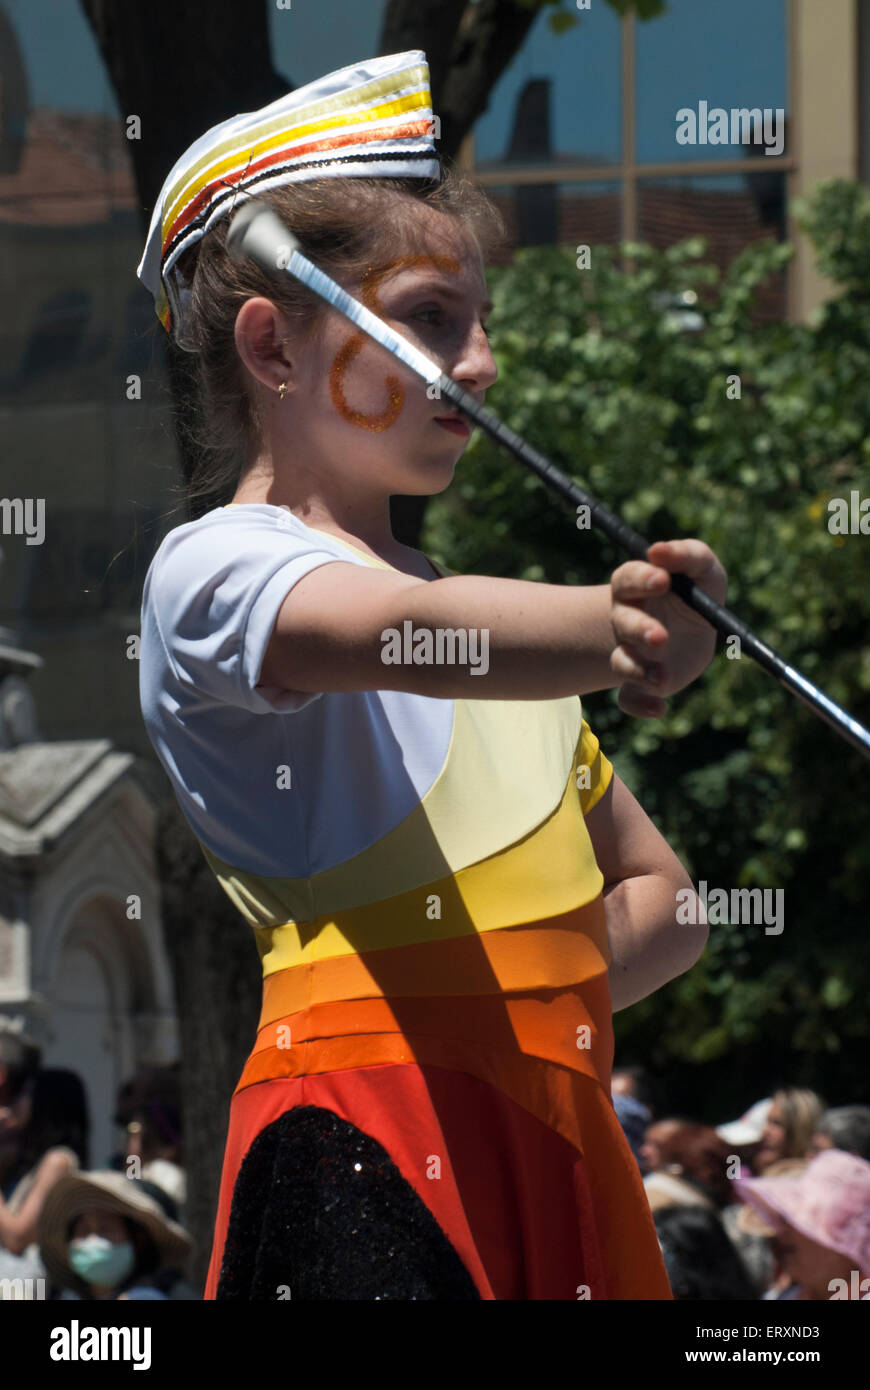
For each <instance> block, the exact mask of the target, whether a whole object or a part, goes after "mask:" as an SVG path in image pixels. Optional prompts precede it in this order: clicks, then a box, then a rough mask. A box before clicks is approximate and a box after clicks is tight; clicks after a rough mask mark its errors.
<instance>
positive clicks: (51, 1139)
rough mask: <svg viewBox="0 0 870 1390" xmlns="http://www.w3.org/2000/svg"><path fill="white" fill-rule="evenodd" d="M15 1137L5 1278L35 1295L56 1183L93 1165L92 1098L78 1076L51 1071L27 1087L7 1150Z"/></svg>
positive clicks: (3, 1237)
mask: <svg viewBox="0 0 870 1390" xmlns="http://www.w3.org/2000/svg"><path fill="white" fill-rule="evenodd" d="M13 1136H14V1137H15V1141H16V1143H15V1154H14V1157H13V1158H12V1159H11V1160H10V1162H9V1165H8V1168H7V1172H6V1180H7V1184H8V1187H7V1193H6V1195H4V1196H3V1197H0V1278H3V1279H7V1280H21V1281H24V1283H23V1287H24V1288H25V1289H29V1290H30V1291H31V1292H32V1290H33V1289H34V1288H35V1287H38V1286H37V1285H35V1284H33V1283H31V1282H29V1281H35V1280H39V1279H43V1278H44V1277H45V1270H44V1268H43V1265H42V1261H41V1259H40V1257H39V1249H38V1244H37V1240H36V1228H37V1222H38V1219H39V1213H40V1211H41V1209H42V1206H43V1204H44V1202H45V1201H46V1198H47V1197H48V1195H49V1193H50V1192H51V1190H52V1188H53V1187H54V1186H55V1184H56V1183H57V1182H59V1181H60V1180H61V1179H62V1178H63V1177H64V1176H65V1175H67V1174H68V1173H70V1172H72V1171H74V1170H75V1169H77V1168H78V1167H79V1165H80V1164H85V1163H87V1144H88V1113H87V1100H86V1097H85V1091H84V1087H83V1086H82V1083H81V1081H80V1080H79V1078H78V1076H76V1074H75V1072H71V1071H65V1070H62V1069H58V1068H48V1069H46V1070H44V1071H39V1072H37V1073H36V1076H35V1077H31V1079H30V1080H29V1081H27V1082H26V1083H25V1085H24V1088H23V1090H22V1091H21V1093H20V1094H19V1095H18V1096H17V1098H16V1099H15V1100H14V1101H13V1103H12V1105H11V1106H10V1107H9V1115H8V1116H7V1118H6V1121H5V1124H4V1139H5V1142H6V1147H7V1148H8V1147H9V1146H10V1144H11V1140H12V1138H13ZM8 1287H9V1286H8V1285H3V1288H8ZM16 1287H17V1288H19V1289H20V1288H21V1287H22V1285H17V1286H16ZM0 1296H2V1295H0ZM24 1296H27V1295H26V1294H25V1295H24Z"/></svg>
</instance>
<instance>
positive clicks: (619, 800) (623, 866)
mask: <svg viewBox="0 0 870 1390" xmlns="http://www.w3.org/2000/svg"><path fill="white" fill-rule="evenodd" d="M586 828H587V829H588V831H589V837H590V839H591V841H592V848H593V849H594V851H595V858H596V859H597V861H598V867H599V868H600V869H601V872H602V874H603V875H604V907H605V912H606V914H607V936H608V940H609V942H610V951H611V963H610V970H609V978H610V996H611V1001H612V1004H613V1012H614V1013H617V1012H618V1011H619V1010H620V1009H627V1008H628V1006H629V1005H630V1004H636V1003H637V1001H638V1000H639V999H645V998H646V996H647V995H648V994H653V993H654V992H655V990H657V989H660V988H661V986H662V985H665V984H667V983H668V981H669V980H673V979H675V978H676V976H677V975H682V974H684V973H685V971H687V970H689V969H691V967H692V966H693V965H694V964H695V962H696V961H697V960H698V958H699V956H700V955H701V952H702V951H703V949H704V946H705V945H706V943H707V937H708V935H709V931H708V927H707V915H706V912H705V911H704V905H703V903H702V902H701V900H700V899H698V900H697V910H696V911H695V912H694V913H692V914H687V913H682V914H681V915H683V916H685V915H689V916H694V917H695V918H696V919H697V922H698V925H697V926H685V925H681V924H680V923H678V921H677V908H678V906H681V905H683V904H684V903H685V899H684V898H681V899H680V900H679V901H678V899H677V893H678V892H680V890H685V889H689V890H690V891H694V890H693V885H692V880H691V879H690V878H689V875H688V874H687V873H686V870H685V869H684V868H683V866H682V864H681V863H680V861H679V859H678V858H677V856H676V855H675V854H674V852H673V850H672V849H671V847H670V845H669V844H668V843H667V841H666V840H665V839H664V838H663V836H662V835H660V834H659V832H658V830H657V829H656V827H655V826H654V825H653V823H652V821H651V820H650V818H649V816H648V815H647V814H646V812H645V811H644V809H643V807H642V806H641V805H640V803H639V802H638V801H637V800H636V799H635V798H634V797H633V796H632V794H631V792H630V791H629V790H628V788H627V787H626V785H625V783H624V782H622V781H620V779H619V778H618V777H617V776H616V775H615V774H614V776H613V778H612V780H611V783H610V786H609V787H608V788H607V791H606V792H605V793H604V796H602V798H601V800H600V801H598V802H596V804H595V805H594V806H593V807H592V810H591V811H589V812H588V813H587V815H586ZM696 896H697V895H696Z"/></svg>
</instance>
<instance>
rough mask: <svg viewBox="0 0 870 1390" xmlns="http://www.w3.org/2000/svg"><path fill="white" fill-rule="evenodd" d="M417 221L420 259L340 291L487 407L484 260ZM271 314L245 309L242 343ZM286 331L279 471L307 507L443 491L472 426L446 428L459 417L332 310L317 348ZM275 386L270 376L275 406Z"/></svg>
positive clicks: (442, 227) (399, 262) (452, 228)
mask: <svg viewBox="0 0 870 1390" xmlns="http://www.w3.org/2000/svg"><path fill="white" fill-rule="evenodd" d="M419 216H420V219H421V220H420V224H419V225H420V227H421V230H422V232H423V234H424V235H423V239H422V241H421V242H420V244H419V245H418V246H417V247H416V249H415V251H414V252H413V253H408V254H405V255H396V256H394V257H392V258H388V259H387V260H386V261H384V262H383V263H377V262H375V263H373V265H372V266H371V267H370V268H369V269H368V270H367V272H366V274H365V275H364V276H363V277H362V279H361V280H359V281H357V282H356V283H349V282H348V283H346V284H345V286H344V288H346V289H347V290H349V292H350V293H351V294H352V295H353V296H354V297H355V298H356V299H358V300H360V301H361V302H362V303H364V304H366V306H367V307H368V308H370V309H371V310H372V311H373V312H374V313H375V314H377V315H378V317H379V318H382V319H384V320H385V321H386V322H387V323H388V324H389V325H390V326H391V327H393V328H395V329H396V330H397V331H398V332H399V333H401V334H402V336H403V337H405V338H407V339H408V340H409V341H410V342H411V343H413V344H414V346H416V347H418V348H419V349H420V350H421V351H422V352H424V353H425V354H426V355H427V356H428V357H429V358H431V359H432V360H434V361H435V362H436V363H437V364H438V366H440V367H441V369H442V370H443V371H445V372H447V373H448V374H449V375H450V376H452V377H453V378H454V380H456V381H457V382H458V383H459V385H461V386H463V387H464V388H465V389H466V390H467V391H468V392H469V393H470V394H471V395H473V396H474V397H475V399H476V400H478V401H483V399H484V396H485V394H486V390H487V388H488V387H489V386H491V385H492V383H493V382H494V381H495V380H496V377H497V375H498V369H497V367H496V365H495V361H494V359H493V356H492V353H491V351H490V347H489V341H488V339H487V336H486V332H485V329H484V324H485V322H486V319H487V316H488V314H489V310H490V308H491V307H492V306H491V304H490V301H489V299H488V297H487V290H486V281H485V278H484V270H483V264H482V261H481V256H480V251H479V249H478V247H477V244H476V242H475V241H474V238H473V237H472V236H471V235H470V233H469V232H467V231H466V230H465V229H464V228H463V227H462V226H461V225H460V224H459V223H457V222H456V221H455V219H453V218H452V217H448V216H446V215H445V214H443V213H438V212H435V211H434V210H433V209H431V208H423V207H421V208H420V210H419ZM266 304H268V301H265V300H249V301H248V302H247V304H245V305H244V306H243V307H242V309H241V310H240V313H239V316H238V323H237V341H239V329H240V327H243V325H244V324H245V321H246V316H247V317H248V318H249V319H250V326H251V328H252V329H253V330H254V335H255V336H256V333H257V331H258V326H259V322H260V321H259V320H258V318H257V313H258V310H257V308H256V306H265V305H266ZM259 312H260V313H262V310H260V311H259ZM282 321H283V320H282ZM263 322H264V323H265V319H264V320H263ZM283 331H284V333H285V334H286V335H287V336H286V341H285V342H284V346H283V348H282V349H280V351H281V352H282V353H283V357H284V359H285V360H286V361H287V362H288V363H289V370H288V371H286V372H283V371H279V372H278V380H280V379H281V377H282V376H284V377H285V379H286V381H287V385H288V388H289V390H288V393H287V395H286V397H285V400H284V401H283V402H280V401H278V399H277V397H275V398H274V400H272V402H271V410H270V417H269V418H270V422H271V440H272V459H273V465H274V467H275V472H276V477H277V476H280V472H279V470H280V464H281V461H282V460H286V465H287V467H286V476H287V479H288V481H289V482H290V485H291V487H292V489H293V490H294V491H295V492H297V493H298V494H299V495H298V500H299V501H302V500H304V497H305V494H306V491H312V492H313V491H325V492H327V493H328V492H329V491H330V490H331V489H332V488H334V489H335V494H336V496H339V497H341V498H342V500H343V501H344V502H345V503H347V502H352V501H357V502H363V503H364V502H365V501H370V502H373V503H374V502H376V500H381V501H382V500H383V498H384V497H388V496H390V495H392V494H394V493H402V494H406V495H411V494H431V493H437V492H441V491H442V490H443V489H444V488H445V487H447V485H448V484H449V483H450V481H451V479H452V477H453V471H454V468H455V466H456V463H457V461H458V459H459V457H460V456H461V454H462V452H463V450H464V449H465V447H466V445H467V443H468V439H469V436H470V428H468V427H467V425H466V427H465V428H464V429H462V428H461V429H455V428H450V427H445V426H444V425H443V424H439V423H438V421H439V417H440V418H441V419H443V418H444V417H448V416H450V415H453V414H455V411H454V407H453V406H451V405H450V403H449V402H448V401H446V400H439V399H430V397H429V396H428V395H427V387H426V385H425V384H424V383H423V382H422V381H420V380H419V379H418V378H417V377H415V376H414V375H413V374H412V373H411V371H410V370H409V369H408V368H406V367H404V366H403V365H402V364H401V363H400V362H397V361H396V359H395V358H393V357H392V355H391V354H389V353H388V352H387V351H386V350H385V349H383V348H381V347H380V346H379V345H378V344H376V343H374V342H372V341H371V339H369V338H368V337H366V335H365V334H363V333H361V332H359V331H358V330H356V329H355V328H354V326H353V325H352V324H351V323H349V322H348V320H347V319H345V318H344V317H343V316H342V315H340V314H338V313H337V312H336V311H334V310H327V311H326V313H325V314H324V315H323V316H322V317H321V320H320V324H319V327H318V330H317V331H316V332H315V334H313V335H312V336H310V337H307V338H306V337H304V336H303V337H301V338H299V337H294V336H293V335H292V334H291V333H290V330H289V329H287V328H286V327H285V329H284V330H283ZM251 341H254V339H252V340H251ZM243 356H245V360H246V362H247V363H248V365H249V366H251V360H250V359H249V357H247V356H246V355H245V353H244V352H243ZM270 365H271V367H272V368H273V369H274V366H275V358H274V357H273V359H272V361H271V364H270ZM274 374H275V373H274V370H272V372H271V374H270V375H269V376H268V382H269V384H270V385H271V391H272V394H273V395H274V392H275V384H274V383H273V382H272V379H271V378H272V376H273V375H274ZM257 375H258V376H259V378H260V379H261V380H264V377H263V374H262V372H259V371H258V372H257ZM428 389H430V390H431V389H432V388H428ZM463 423H465V422H463Z"/></svg>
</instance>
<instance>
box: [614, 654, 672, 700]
mask: <svg viewBox="0 0 870 1390" xmlns="http://www.w3.org/2000/svg"><path fill="white" fill-rule="evenodd" d="M610 669H611V671H612V672H613V673H614V675H616V676H619V677H620V679H621V680H623V681H629V682H630V683H631V684H632V685H639V686H642V687H644V689H646V690H647V693H648V694H652V693H654V691H655V687H656V686H658V685H661V684H662V681H663V680H664V670H663V668H662V667H661V666H660V665H659V664H658V663H657V662H650V661H645V660H644V659H643V656H642V654H641V653H639V652H637V651H636V650H633V649H632V648H631V647H625V646H621V647H616V648H615V649H614V651H613V652H611V655H610Z"/></svg>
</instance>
